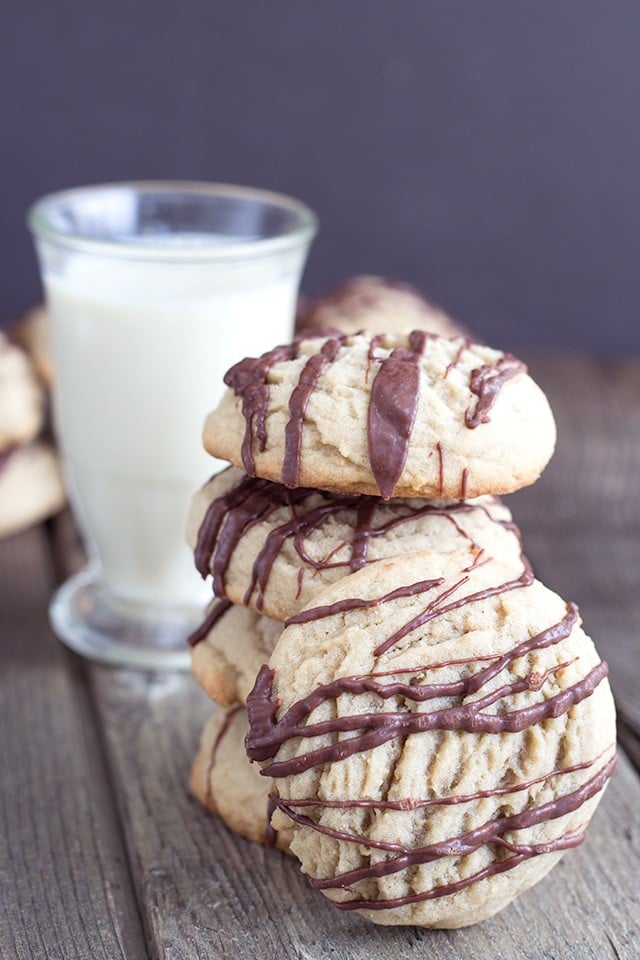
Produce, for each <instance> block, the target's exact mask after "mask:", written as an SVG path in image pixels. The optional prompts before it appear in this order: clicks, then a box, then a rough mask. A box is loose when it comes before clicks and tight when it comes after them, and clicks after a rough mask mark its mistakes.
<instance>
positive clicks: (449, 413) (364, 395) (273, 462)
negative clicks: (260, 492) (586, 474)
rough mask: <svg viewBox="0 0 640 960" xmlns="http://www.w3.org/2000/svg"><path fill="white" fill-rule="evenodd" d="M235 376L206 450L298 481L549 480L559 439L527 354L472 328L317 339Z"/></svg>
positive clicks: (371, 485)
mask: <svg viewBox="0 0 640 960" xmlns="http://www.w3.org/2000/svg"><path fill="white" fill-rule="evenodd" d="M225 382H226V383H227V385H228V388H229V389H228V390H227V391H226V393H225V394H224V396H223V399H222V400H221V402H220V404H219V406H218V407H217V408H216V410H214V411H213V412H212V413H211V414H209V416H208V417H207V420H206V423H205V429H204V444H205V448H206V449H207V450H208V451H209V453H211V454H213V456H216V457H219V458H221V459H224V460H229V461H230V462H231V463H233V464H235V466H237V467H243V468H244V470H245V472H246V473H248V474H249V475H251V476H254V475H255V476H260V477H264V478H266V479H268V480H272V481H274V482H277V483H283V484H284V485H285V486H287V487H291V488H297V487H301V486H302V487H318V488H320V489H323V490H331V491H334V492H336V493H349V494H354V493H359V494H371V495H374V496H377V495H381V496H382V497H384V498H385V499H388V498H389V497H394V496H395V497H425V498H431V499H434V498H447V499H456V498H473V497H478V496H481V495H483V494H500V493H508V492H510V491H512V490H517V489H519V488H520V487H523V486H526V485H527V484H529V483H533V482H534V481H535V480H536V479H537V477H538V476H539V475H540V473H541V472H542V470H543V469H544V467H545V466H546V464H547V462H548V460H549V458H550V457H551V454H552V453H553V448H554V444H555V424H554V421H553V416H552V414H551V410H550V409H549V404H548V403H547V400H546V397H545V396H544V394H543V393H542V391H541V390H540V388H539V387H538V386H537V385H536V384H535V383H534V382H533V380H531V378H530V377H529V376H528V375H527V373H526V368H525V366H524V364H522V363H521V362H520V361H518V360H516V359H515V358H514V357H512V356H510V355H509V354H504V353H501V352H500V351H497V350H492V349H491V348H490V347H484V346H481V345H479V344H475V343H473V342H471V341H470V340H466V339H464V338H461V337H458V338H453V339H447V338H445V337H437V336H432V335H430V334H427V333H424V332H421V331H414V332H413V333H411V334H409V335H394V336H392V335H389V336H386V335H380V336H372V335H370V334H356V335H353V336H349V335H344V336H338V335H335V336H329V337H311V338H308V339H301V340H298V341H295V342H294V343H293V344H290V345H288V346H282V347H277V348H275V349H274V350H272V351H270V352H269V353H266V354H263V356H262V357H259V358H257V359H253V358H247V359H245V360H242V361H241V362H240V363H238V364H236V365H235V366H234V367H232V368H231V370H229V371H228V372H227V374H226V376H225Z"/></svg>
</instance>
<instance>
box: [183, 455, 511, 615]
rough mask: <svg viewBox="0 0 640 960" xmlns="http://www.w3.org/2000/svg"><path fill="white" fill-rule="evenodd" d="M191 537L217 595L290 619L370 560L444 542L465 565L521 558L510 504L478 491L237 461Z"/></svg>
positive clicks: (212, 489)
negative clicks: (319, 484) (446, 494)
mask: <svg viewBox="0 0 640 960" xmlns="http://www.w3.org/2000/svg"><path fill="white" fill-rule="evenodd" d="M187 539H188V541H189V543H190V545H191V546H192V547H193V549H194V551H195V559H196V567H197V568H198V570H199V571H200V573H201V575H202V576H203V577H206V576H209V575H212V576H213V586H214V591H215V593H216V595H217V596H218V597H227V598H228V599H229V600H231V601H233V603H238V604H244V605H245V606H249V607H251V608H252V609H254V610H256V611H258V612H261V613H264V614H266V616H268V617H273V618H275V619H278V620H286V618H287V617H290V616H292V614H294V613H296V612H297V611H298V610H300V608H301V607H304V606H307V605H308V604H310V603H313V601H314V598H315V597H316V595H317V593H318V591H320V590H322V588H323V587H324V586H326V585H327V584H329V583H333V582H334V581H336V580H339V579H340V578H341V577H343V576H345V574H347V573H353V572H354V571H355V570H358V569H360V567H363V566H364V565H365V564H366V563H373V562H376V561H378V560H385V559H387V558H388V557H392V556H397V555H398V554H403V553H406V554H413V553H420V552H422V551H425V550H430V549H437V550H438V551H439V552H441V553H451V552H456V553H457V554H458V555H459V556H460V557H461V558H464V557H466V565H468V566H473V565H474V564H477V563H481V562H482V561H483V560H484V559H486V558H487V557H499V558H501V559H503V560H504V561H505V562H507V563H511V564H512V566H513V567H514V569H515V568H517V566H518V565H519V563H520V553H521V546H520V538H519V533H518V530H517V528H516V527H515V526H514V524H513V523H512V522H511V513H510V512H509V510H508V509H507V507H506V506H505V505H504V504H502V503H500V502H499V501H498V500H496V499H495V498H493V497H483V498H481V499H479V500H473V501H443V500H434V501H427V500H406V499H393V500H387V501H385V500H381V499H380V498H379V497H367V496H346V495H342V496H341V495H337V494H330V493H326V492H323V491H321V490H309V489H305V488H299V489H297V490H288V489H287V488H286V487H284V486H282V485H281V484H277V483H272V482H270V481H268V480H261V479H258V478H255V477H247V476H246V475H245V474H243V473H242V471H240V470H238V469H237V468H234V467H231V468H229V469H228V470H224V471H223V472H222V473H220V474H218V475H217V476H215V477H213V478H212V479H211V480H210V481H209V482H208V483H207V484H206V485H205V486H204V487H203V488H202V490H200V491H199V492H198V493H197V494H196V496H195V497H194V500H193V504H192V508H191V511H190V517H189V523H188V529H187Z"/></svg>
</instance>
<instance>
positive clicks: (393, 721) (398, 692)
mask: <svg viewBox="0 0 640 960" xmlns="http://www.w3.org/2000/svg"><path fill="white" fill-rule="evenodd" d="M577 617H578V613H577V608H576V607H575V606H574V605H573V604H568V606H567V615H566V616H565V617H564V618H563V619H562V620H561V621H560V622H559V623H557V624H554V625H553V626H551V627H549V628H548V629H547V630H543V631H542V632H541V633H539V634H537V635H536V636H535V637H532V638H530V639H529V640H526V641H524V642H523V643H521V644H519V645H518V646H516V647H514V648H513V649H512V650H511V651H509V653H507V654H505V655H504V656H501V657H500V658H498V659H497V661H496V663H494V664H492V665H491V666H489V667H485V668H484V669H482V670H480V671H479V672H478V673H475V674H471V676H469V677H467V678H466V679H463V680H457V681H454V682H451V683H438V684H419V683H418V684H412V683H404V682H396V683H386V684H380V683H378V682H377V681H376V680H375V679H374V677H375V675H373V677H340V678H338V679H337V680H333V681H332V682H330V683H326V684H322V685H320V686H319V687H317V688H316V689H315V690H314V691H313V693H311V694H309V695H308V696H307V697H304V698H303V699H302V700H299V701H297V702H296V703H294V704H293V705H292V706H291V707H290V708H289V709H288V710H287V711H286V712H285V713H284V715H283V716H282V717H280V719H279V720H277V719H276V713H277V704H276V703H274V702H273V700H272V698H271V690H272V684H273V677H274V673H273V671H272V670H271V669H270V668H269V667H267V666H263V667H262V668H261V669H260V672H259V673H258V676H257V679H256V683H255V686H254V688H253V690H252V691H251V694H250V695H249V698H248V700H247V710H248V713H249V724H250V732H249V735H248V736H247V739H246V744H245V745H246V748H247V753H248V754H249V756H250V758H251V759H252V760H260V761H265V760H268V759H271V758H273V757H274V756H275V755H276V753H277V752H278V750H279V748H280V746H281V745H282V744H283V743H285V742H286V741H288V740H291V739H292V738H294V737H300V738H302V739H307V738H313V737H317V736H320V735H322V734H332V733H347V732H352V733H354V736H352V737H350V738H348V739H346V740H338V741H337V742H335V743H331V744H330V745H329V746H327V747H320V748H317V749H315V750H312V751H309V752H308V753H301V754H299V755H297V756H295V757H292V758H291V759H289V760H282V761H274V762H273V763H271V764H269V765H268V766H267V767H265V768H264V770H263V773H264V774H265V776H270V777H287V776H293V775H295V774H298V773H303V772H304V771H305V770H310V769H312V768H313V767H317V766H320V765H322V764H325V763H332V762H334V761H336V760H343V759H345V758H346V757H350V756H353V755H354V754H356V753H361V752H362V751H365V750H370V749H373V748H374V747H378V746H380V745H381V744H383V743H387V742H388V741H389V740H393V739H395V738H397V737H400V736H406V735H408V734H410V733H421V732H424V731H427V730H460V731H466V732H468V733H494V734H497V733H516V732H519V731H521V730H524V729H526V727H529V726H532V725H533V724H535V723H540V722H541V721H542V720H545V719H548V718H550V717H559V716H561V715H562V714H563V713H566V712H567V710H569V709H570V708H571V707H572V706H573V705H574V704H577V703H580V702H581V701H582V700H584V699H586V698H587V697H588V696H590V695H591V694H592V693H593V691H594V690H595V689H596V687H597V686H598V684H599V683H600V682H601V681H602V680H603V679H604V678H605V677H606V676H607V673H608V668H607V665H606V663H604V661H600V662H599V663H598V664H597V666H595V667H594V668H593V669H592V670H591V671H590V672H589V673H588V674H587V675H586V676H585V677H583V678H582V679H581V680H579V681H577V682H576V683H575V684H573V686H571V687H568V688H566V689H565V690H562V691H561V692H560V693H558V694H556V695H555V696H553V697H550V698H549V699H547V700H541V701H539V702H538V703H535V704H532V705H530V706H528V707H522V708H520V709H516V710H504V709H503V711H502V712H500V713H485V712H484V711H485V709H486V708H487V707H489V706H491V705H492V704H496V703H499V702H501V701H503V700H504V699H505V698H506V697H511V696H514V695H515V694H517V693H522V692H524V691H527V690H539V689H540V688H541V687H542V686H543V685H544V682H545V681H546V679H547V678H548V677H549V676H552V675H555V674H556V673H558V672H559V671H560V670H562V669H563V668H565V667H566V666H568V664H567V663H562V664H557V665H556V666H555V667H554V668H553V669H552V670H550V671H549V672H548V673H547V674H545V675H543V676H539V675H536V674H531V675H527V676H525V677H522V678H521V679H518V680H513V681H511V682H510V683H506V684H505V685H504V686H501V687H498V688H497V689H495V690H492V691H490V692H488V693H486V694H485V695H484V696H482V697H478V699H476V700H473V701H471V702H467V703H463V704H458V705H455V706H450V707H440V708H436V709H434V710H431V711H426V712H417V713H416V712H407V711H394V712H388V713H387V712H374V713H371V712H369V713H363V714H350V715H348V716H344V717H335V718H334V719H332V720H323V721H318V722H316V723H306V722H305V721H306V719H307V718H308V717H309V715H310V714H312V713H313V711H314V710H315V709H317V707H319V706H320V705H321V704H322V703H325V702H326V701H329V700H335V699H337V698H338V697H340V696H341V695H342V694H345V693H348V694H351V695H357V694H363V693H375V694H377V695H378V696H379V697H381V698H382V699H383V700H386V699H388V698H390V697H395V696H402V697H405V698H406V699H407V700H410V701H413V702H416V703H423V702H426V701H429V700H433V699H439V698H440V697H457V698H461V699H464V698H466V697H468V696H471V695H473V694H476V693H480V692H481V689H482V688H483V687H484V686H485V685H486V684H487V683H488V682H489V681H490V680H491V679H493V678H494V677H495V676H497V675H498V674H499V673H501V672H502V671H503V670H504V669H505V667H507V666H508V665H509V664H510V663H511V662H512V661H513V660H515V659H516V658H517V657H520V656H523V655H524V654H525V653H529V652H530V651H532V650H538V649H542V648H544V647H547V646H550V645H552V644H556V643H559V642H560V641H561V640H564V639H566V638H567V637H568V636H569V634H570V633H571V630H572V629H573V626H574V624H575V622H576V620H577ZM470 662H472V661H470ZM420 669H421V668H420V667H417V668H416V671H417V672H419V671H420Z"/></svg>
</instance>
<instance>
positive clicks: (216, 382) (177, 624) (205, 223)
mask: <svg viewBox="0 0 640 960" xmlns="http://www.w3.org/2000/svg"><path fill="white" fill-rule="evenodd" d="M29 226H30V229H31V231H32V233H33V234H34V237H35V245H36V249H37V253H38V258H39V263H40V269H41V274H42V279H43V284H44V288H45V294H46V300H47V305H48V307H49V311H50V314H51V317H52V330H53V345H54V363H55V385H54V419H55V426H56V431H57V436H58V440H59V443H60V448H61V451H62V455H63V461H64V465H65V469H66V475H67V481H68V486H69V493H70V499H71V503H72V506H73V509H74V513H75V515H76V518H77V520H78V523H79V526H80V530H81V532H82V534H83V536H84V539H85V543H86V546H87V550H88V554H89V563H88V566H87V567H86V569H85V570H83V571H82V572H81V573H79V574H77V575H76V576H74V577H72V578H71V579H70V580H67V582H66V583H64V584H63V585H62V587H61V588H60V589H59V590H58V591H57V593H56V594H55V596H54V598H53V601H52V604H51V608H50V614H51V620H52V623H53V627H54V629H55V631H56V633H57V634H58V635H59V636H60V637H61V639H62V640H63V641H64V642H65V643H66V644H68V646H70V647H72V648H73V649H74V650H76V651H77V652H79V653H82V654H84V655H85V656H88V657H91V658H93V659H97V660H102V661H106V662H110V663H118V664H129V665H136V666H140V667H154V668H158V667H167V668H173V667H181V666H186V665H188V661H189V656H188V650H187V647H186V637H187V635H188V633H189V631H190V629H191V628H192V627H193V626H194V625H196V624H197V622H198V621H199V619H201V617H202V609H203V606H204V604H206V603H207V602H208V601H209V600H210V599H211V588H210V586H208V585H205V584H203V583H202V581H201V580H200V578H199V575H198V574H197V572H196V571H195V567H194V564H193V557H192V556H191V554H190V552H189V550H188V548H187V546H186V544H185V532H184V531H185V522H186V516H187V511H188V506H189V501H190V498H191V496H192V494H193V493H194V491H195V490H196V489H197V488H198V487H199V486H200V485H201V484H202V483H203V482H204V481H205V480H206V479H207V478H208V477H209V476H211V474H213V473H215V472H217V471H218V470H219V469H221V468H222V467H223V466H225V464H223V463H221V462H220V461H217V460H214V459H213V458H211V457H209V456H208V455H207V454H205V452H204V450H203V449H202V443H201V430H202V425H203V423H204V418H205V416H206V414H207V413H208V411H209V410H211V409H212V408H213V407H214V406H215V404H216V403H217V401H218V400H219V398H220V396H221V393H222V391H223V390H224V385H223V381H222V378H223V375H224V373H225V371H226V370H227V369H228V368H229V367H230V366H231V365H232V364H233V363H235V362H236V361H237V360H240V359H241V358H242V357H244V356H247V355H252V356H257V355H259V354H260V353H261V352H264V351H265V350H268V349H270V348H271V347H273V346H275V345H276V344H278V343H286V342H288V341H289V340H290V339H291V336H292V329H293V317H294V312H295V303H296V297H297V291H298V285H299V281H300V276H301V273H302V269H303V266H304V263H305V260H306V257H307V253H308V249H309V245H310V243H311V240H312V239H313V236H314V234H315V231H316V219H315V217H314V215H313V213H312V212H311V211H310V210H309V209H308V208H307V207H305V206H304V205H303V204H301V203H299V202H298V201H296V200H293V199H291V198H289V197H285V196H281V195H279V194H275V193H269V192H266V191H262V190H254V189H249V188H245V187H234V186H227V185H221V184H204V183H203V184H200V183H180V182H158V183H146V182H145V183H123V184H106V185H102V186H95V187H86V188H79V189H74V190H68V191H65V192H63V193H57V194H52V195H50V196H47V197H44V198H43V199H41V200H39V201H38V202H37V203H36V204H35V205H34V206H33V207H32V208H31V210H30V212H29Z"/></svg>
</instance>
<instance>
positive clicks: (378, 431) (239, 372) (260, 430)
mask: <svg viewBox="0 0 640 960" xmlns="http://www.w3.org/2000/svg"><path fill="white" fill-rule="evenodd" d="M359 336H366V335H364V334H362V335H359ZM309 339H311V340H318V341H319V343H320V344H321V345H320V346H319V348H318V349H317V352H316V353H313V354H312V355H311V356H310V357H309V358H308V359H307V360H306V362H305V363H304V366H303V367H302V370H301V373H300V376H299V379H298V382H297V384H296V386H295V387H294V388H293V390H292V392H291V396H290V399H289V419H288V421H287V423H286V426H285V428H284V438H283V456H282V466H281V481H282V483H283V484H284V485H285V486H288V487H297V486H298V484H299V483H300V475H301V467H302V446H303V430H304V418H305V414H306V411H307V407H308V404H309V401H310V399H311V397H312V395H313V393H314V391H315V390H316V388H317V385H318V381H319V379H320V377H321V375H322V372H323V370H324V369H325V368H326V367H327V365H329V364H331V363H333V361H334V360H335V359H336V357H337V355H338V352H339V350H340V348H341V347H343V346H344V345H345V344H348V343H349V340H350V337H349V336H348V335H346V334H339V333H331V334H330V335H328V336H324V337H322V336H317V335H316V336H313V335H312V334H307V335H306V336H305V337H304V340H309ZM431 339H437V338H436V337H435V336H434V334H430V333H427V332H425V331H423V330H414V331H412V332H411V333H410V334H409V335H408V337H407V341H406V342H407V346H406V347H396V348H395V349H392V350H391V351H385V353H384V355H383V356H376V355H375V353H376V351H377V350H378V349H379V348H381V347H383V346H384V342H385V337H384V336H382V335H378V336H374V337H369V340H368V353H367V367H366V371H365V382H367V381H368V379H369V371H370V368H371V366H372V364H374V363H375V364H377V365H378V369H377V372H376V375H375V377H373V381H372V383H371V388H370V396H369V405H368V410H367V442H368V454H369V464H370V467H371V471H372V474H373V478H374V480H375V483H376V485H377V487H378V490H379V491H380V495H381V496H382V497H383V498H384V499H388V498H390V497H392V496H393V495H394V492H395V490H396V487H397V485H398V482H399V480H400V477H401V476H402V473H403V471H404V468H405V464H406V460H407V455H408V451H409V444H410V441H411V436H412V433H413V428H414V424H415V419H416V415H417V410H418V402H419V397H420V386H421V379H422V359H423V357H424V354H425V349H426V344H427V342H428V341H429V340H431ZM302 342H303V338H300V339H298V340H295V341H294V342H293V343H292V344H290V345H287V346H279V347H276V348H275V349H274V350H270V351H269V352H267V353H265V354H263V355H262V356H261V357H258V358H252V357H248V358H246V359H244V360H241V361H240V362H239V363H237V364H235V366H233V367H232V368H231V369H230V370H229V371H228V372H227V374H226V375H225V378H224V380H225V383H226V384H227V385H228V386H229V387H231V388H232V389H233V391H234V393H235V394H236V396H239V397H241V398H242V415H243V417H244V420H245V432H244V437H243V441H242V448H241V457H242V463H243V465H244V469H245V471H246V472H247V473H248V474H249V475H250V476H254V475H255V455H254V444H255V443H257V447H258V450H259V451H260V452H264V451H265V449H266V445H267V414H268V407H269V396H270V387H269V373H270V371H271V370H272V368H273V367H274V366H276V365H277V364H280V363H285V362H288V361H292V360H296V359H299V349H300V344H301V343H302ZM472 347H473V343H472V342H471V341H470V340H467V339H462V341H461V342H460V344H459V346H458V348H457V351H456V353H455V355H454V357H453V359H452V360H451V362H450V363H449V364H448V365H447V367H446V369H445V371H444V378H445V379H446V377H447V376H448V375H449V373H450V372H451V370H453V369H454V368H455V367H456V366H457V364H458V363H459V361H460V359H461V357H462V355H463V353H464V352H465V350H469V349H471V348H472ZM525 372H526V367H525V365H524V364H523V363H521V362H520V361H519V360H516V358H515V357H513V356H511V355H510V354H503V355H501V356H500V357H499V359H498V360H496V361H495V362H494V363H486V364H484V365H482V366H481V367H478V368H477V369H475V370H474V371H473V373H472V374H471V379H470V383H469V389H470V391H471V393H472V394H473V395H474V396H475V397H476V402H475V405H470V406H469V407H468V408H467V410H466V411H465V415H464V423H465V425H466V426H467V427H468V428H469V429H471V430H473V429H475V428H476V427H478V426H480V425H481V424H483V423H487V422H488V421H489V415H490V411H491V409H492V408H493V406H494V404H495V402H496V400H497V398H498V394H499V393H500V390H501V389H502V387H503V386H504V384H505V383H506V382H507V381H508V380H510V379H511V378H512V377H515V376H516V375H517V374H519V373H525ZM437 449H438V456H439V458H440V468H439V469H440V474H439V476H440V491H441V493H442V491H443V488H444V487H443V485H444V479H443V457H444V447H443V445H442V443H438V445H437Z"/></svg>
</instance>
